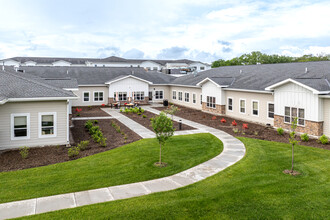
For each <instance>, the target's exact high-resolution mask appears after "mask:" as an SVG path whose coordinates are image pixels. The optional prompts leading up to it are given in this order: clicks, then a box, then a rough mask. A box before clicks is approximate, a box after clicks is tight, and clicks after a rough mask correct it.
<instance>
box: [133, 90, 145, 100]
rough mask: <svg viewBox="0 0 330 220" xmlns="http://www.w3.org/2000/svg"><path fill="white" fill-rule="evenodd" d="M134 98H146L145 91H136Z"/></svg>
mask: <svg viewBox="0 0 330 220" xmlns="http://www.w3.org/2000/svg"><path fill="white" fill-rule="evenodd" d="M134 100H138V101H142V100H144V92H134Z"/></svg>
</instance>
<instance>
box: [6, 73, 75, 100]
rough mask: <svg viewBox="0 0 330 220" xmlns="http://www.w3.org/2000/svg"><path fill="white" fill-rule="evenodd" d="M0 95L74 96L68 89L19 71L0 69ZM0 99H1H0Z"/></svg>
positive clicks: (31, 96) (34, 96)
mask: <svg viewBox="0 0 330 220" xmlns="http://www.w3.org/2000/svg"><path fill="white" fill-rule="evenodd" d="M0 97H2V100H4V99H10V98H46V97H63V98H69V97H75V95H74V94H73V93H72V92H70V91H65V90H63V89H60V88H57V87H54V86H51V85H48V84H45V83H42V82H40V81H38V80H35V78H34V77H31V78H30V77H28V76H27V75H26V76H23V75H21V74H20V73H15V72H9V71H2V70H1V71H0ZM0 100H1V99H0Z"/></svg>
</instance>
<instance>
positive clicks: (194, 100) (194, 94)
mask: <svg viewBox="0 0 330 220" xmlns="http://www.w3.org/2000/svg"><path fill="white" fill-rule="evenodd" d="M192 102H193V103H194V104H196V93H193V99H192Z"/></svg>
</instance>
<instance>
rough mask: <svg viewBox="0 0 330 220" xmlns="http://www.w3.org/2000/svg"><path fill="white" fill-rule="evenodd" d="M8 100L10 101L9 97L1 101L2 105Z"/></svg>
mask: <svg viewBox="0 0 330 220" xmlns="http://www.w3.org/2000/svg"><path fill="white" fill-rule="evenodd" d="M7 101H8V99H4V100H2V101H0V105H2V104H5V103H6V102H7Z"/></svg>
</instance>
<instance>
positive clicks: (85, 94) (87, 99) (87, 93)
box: [84, 92, 89, 102]
mask: <svg viewBox="0 0 330 220" xmlns="http://www.w3.org/2000/svg"><path fill="white" fill-rule="evenodd" d="M84 102H89V92H84Z"/></svg>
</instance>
